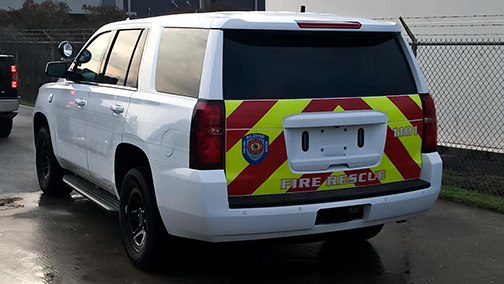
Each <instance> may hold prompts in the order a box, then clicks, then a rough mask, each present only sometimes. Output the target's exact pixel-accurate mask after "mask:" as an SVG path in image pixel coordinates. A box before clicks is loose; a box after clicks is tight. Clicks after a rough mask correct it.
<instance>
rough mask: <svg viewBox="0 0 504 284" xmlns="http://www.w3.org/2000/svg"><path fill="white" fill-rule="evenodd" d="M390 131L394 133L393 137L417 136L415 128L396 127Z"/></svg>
mask: <svg viewBox="0 0 504 284" xmlns="http://www.w3.org/2000/svg"><path fill="white" fill-rule="evenodd" d="M392 131H394V137H404V136H412V135H418V128H417V127H416V126H415V127H411V126H406V127H396V128H394V129H392Z"/></svg>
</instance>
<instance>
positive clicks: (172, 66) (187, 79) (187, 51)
mask: <svg viewBox="0 0 504 284" xmlns="http://www.w3.org/2000/svg"><path fill="white" fill-rule="evenodd" d="M207 39H208V30H203V29H176V28H165V29H164V30H163V34H162V37H161V43H160V44H159V54H158V59H157V70H156V90H157V91H159V92H164V93H170V94H177V95H183V96H189V97H195V98H197V97H198V93H199V86H200V79H201V69H202V68H203V59H204V57H205V49H206V44H207Z"/></svg>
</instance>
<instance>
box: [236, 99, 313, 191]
mask: <svg viewBox="0 0 504 284" xmlns="http://www.w3.org/2000/svg"><path fill="white" fill-rule="evenodd" d="M310 101H311V100H285V101H278V102H277V103H275V104H274V105H273V107H272V108H271V109H270V110H269V111H268V112H267V113H266V114H265V115H264V116H263V117H262V118H261V119H260V120H259V121H258V122H257V123H256V124H255V125H254V127H253V128H251V129H250V130H249V131H248V132H247V134H246V135H248V134H251V133H256V132H258V133H261V134H265V135H268V137H269V144H270V145H271V144H272V143H273V141H275V139H276V138H277V137H278V135H280V134H281V133H282V132H283V127H282V120H283V118H284V117H286V116H288V115H291V114H295V113H300V112H302V111H303V109H304V108H305V107H306V106H307V105H308V104H309V103H310ZM276 122H280V126H278V124H276ZM275 126H276V127H275ZM228 131H233V130H228ZM241 143H242V141H241V139H240V141H238V142H237V143H236V144H235V145H233V147H231V149H229V151H227V153H226V176H227V183H228V184H230V183H231V182H232V181H233V180H234V179H235V178H236V177H237V176H238V175H239V174H240V173H241V172H242V171H243V170H244V169H245V168H246V167H247V166H248V165H249V163H248V162H247V161H246V160H245V158H243V154H242V152H241V151H242V145H241Z"/></svg>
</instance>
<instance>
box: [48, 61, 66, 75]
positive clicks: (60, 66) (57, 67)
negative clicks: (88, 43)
mask: <svg viewBox="0 0 504 284" xmlns="http://www.w3.org/2000/svg"><path fill="white" fill-rule="evenodd" d="M67 69H68V67H67V64H66V63H65V62H64V61H54V62H49V63H47V65H46V69H45V73H46V75H47V76H51V77H57V78H65V77H66V76H65V75H66V73H67Z"/></svg>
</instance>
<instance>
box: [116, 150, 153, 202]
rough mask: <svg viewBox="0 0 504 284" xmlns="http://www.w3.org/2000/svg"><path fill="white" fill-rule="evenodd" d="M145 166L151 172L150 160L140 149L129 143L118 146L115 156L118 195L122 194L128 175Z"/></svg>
mask: <svg viewBox="0 0 504 284" xmlns="http://www.w3.org/2000/svg"><path fill="white" fill-rule="evenodd" d="M139 166H145V167H147V168H148V169H149V171H151V173H152V170H151V166H150V163H149V158H148V157H147V154H146V153H145V151H143V150H142V149H141V148H140V147H138V146H135V145H133V144H129V143H121V144H119V145H117V147H116V151H115V154H114V182H115V185H116V190H117V195H118V196H120V194H121V187H122V183H123V180H124V177H125V176H126V173H127V172H128V171H129V170H130V169H132V168H135V167H139Z"/></svg>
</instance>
